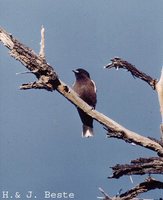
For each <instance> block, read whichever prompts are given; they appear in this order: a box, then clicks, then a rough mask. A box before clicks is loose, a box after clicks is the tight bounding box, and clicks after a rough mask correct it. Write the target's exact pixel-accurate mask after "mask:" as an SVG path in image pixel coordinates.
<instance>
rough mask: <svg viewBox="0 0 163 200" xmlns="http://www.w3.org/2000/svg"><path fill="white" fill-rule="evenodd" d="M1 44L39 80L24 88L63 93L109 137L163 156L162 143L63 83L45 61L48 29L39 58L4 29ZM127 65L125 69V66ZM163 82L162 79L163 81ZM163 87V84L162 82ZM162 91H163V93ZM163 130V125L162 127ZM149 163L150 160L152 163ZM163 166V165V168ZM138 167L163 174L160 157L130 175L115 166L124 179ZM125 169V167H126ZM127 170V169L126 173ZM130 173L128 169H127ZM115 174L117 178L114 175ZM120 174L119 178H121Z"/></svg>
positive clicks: (148, 185) (153, 184)
mask: <svg viewBox="0 0 163 200" xmlns="http://www.w3.org/2000/svg"><path fill="white" fill-rule="evenodd" d="M0 41H1V42H2V43H3V44H4V45H5V46H6V47H7V48H8V49H9V50H10V55H11V56H12V57H13V58H15V59H16V60H18V61H20V62H21V63H22V64H23V65H24V66H25V67H26V68H27V69H28V70H29V72H27V73H33V74H34V75H35V76H36V78H37V79H38V80H37V81H35V82H33V83H25V84H22V86H21V87H20V89H24V90H25V89H45V90H48V91H54V90H56V91H58V92H59V93H60V94H62V95H63V96H64V97H65V98H67V99H68V100H69V101H70V102H71V103H72V104H74V105H75V106H77V107H79V108H81V109H82V110H83V111H84V112H86V113H87V114H88V115H90V116H91V117H92V118H94V119H95V120H96V121H98V122H99V123H101V124H102V125H103V126H104V128H105V129H106V130H107V131H108V133H107V135H108V137H115V138H119V139H122V140H124V141H126V142H129V143H135V144H137V145H140V146H143V147H145V148H148V149H150V150H153V151H155V152H157V153H158V155H159V156H163V146H162V143H160V141H159V142H158V141H157V140H153V139H151V138H148V137H144V136H141V135H140V134H137V133H135V132H133V131H130V130H128V129H126V128H125V127H123V126H122V125H120V124H118V123H117V122H115V121H113V120H112V119H110V118H109V117H107V116H105V115H104V114H102V113H100V112H98V111H96V110H94V109H92V107H90V106H89V105H88V104H86V103H85V102H84V101H83V100H82V99H80V98H79V97H78V95H77V94H76V93H75V92H74V91H73V90H72V89H71V88H70V87H69V86H68V85H66V84H65V83H64V82H62V81H61V80H60V79H59V77H58V75H57V73H56V72H55V71H54V69H53V67H52V66H50V65H49V64H48V63H47V62H46V59H45V52H44V48H45V43H44V30H42V40H41V49H40V53H39V55H37V54H36V53H35V52H34V51H33V50H32V49H30V48H28V47H26V46H25V45H24V44H22V43H20V42H19V41H18V40H17V39H15V38H14V37H13V36H12V35H11V34H9V33H7V32H6V31H5V30H4V29H2V28H0ZM112 62H113V63H112V64H111V65H108V66H106V67H107V68H111V67H116V68H117V67H118V68H125V69H127V70H129V71H130V72H131V73H132V75H133V76H134V77H138V78H140V79H142V80H144V81H146V82H147V83H148V84H149V85H150V86H151V87H152V88H153V89H157V91H158V90H159V89H158V86H157V83H158V82H157V80H156V79H153V78H151V77H150V76H147V75H146V74H144V73H142V72H140V71H139V70H137V69H136V68H135V67H134V66H132V65H131V64H130V63H128V62H127V61H123V60H121V59H119V58H115V59H113V60H112ZM124 66H125V67H124ZM161 80H162V79H161ZM161 86H162V82H161ZM161 91H162V90H161ZM161 130H162V126H161ZM148 161H149V160H148ZM160 163H161V165H160ZM136 166H141V167H140V168H141V170H142V169H143V170H144V171H143V170H142V173H148V172H149V171H150V172H153V173H156V172H157V170H160V171H159V173H160V174H161V173H162V171H163V169H162V168H163V167H162V158H158V159H155V160H152V158H150V162H147V161H146V160H144V161H143V162H142V161H141V163H140V161H138V160H137V161H134V162H132V163H131V165H125V168H126V169H127V168H128V172H127V173H126V172H122V171H119V172H118V170H121V168H122V166H121V167H120V165H117V166H115V167H114V169H113V171H116V173H113V176H115V177H114V178H116V176H117V177H120V176H121V175H120V174H122V173H123V174H125V173H126V174H127V175H130V174H131V168H132V170H133V171H134V174H136V173H137V171H138V170H137V169H136V168H134V167H136ZM156 166H157V169H155V171H152V170H154V169H153V167H156ZM123 167H124V165H123ZM148 167H151V169H150V170H147V168H148ZM124 171H125V170H124ZM126 171H127V170H126ZM114 174H115V175H114ZM117 174H118V175H117ZM162 185H163V183H161V182H159V181H156V180H154V179H148V180H147V181H145V182H143V183H141V184H139V185H138V186H136V187H135V188H133V189H131V190H129V191H128V192H126V193H124V194H121V195H120V196H118V197H117V196H116V197H113V198H111V197H109V196H108V195H106V194H105V193H104V192H103V194H105V195H104V196H105V197H104V199H105V200H127V199H131V198H133V197H135V196H137V195H138V194H139V193H142V192H146V191H148V190H151V189H155V188H160V189H161V188H163V186H162Z"/></svg>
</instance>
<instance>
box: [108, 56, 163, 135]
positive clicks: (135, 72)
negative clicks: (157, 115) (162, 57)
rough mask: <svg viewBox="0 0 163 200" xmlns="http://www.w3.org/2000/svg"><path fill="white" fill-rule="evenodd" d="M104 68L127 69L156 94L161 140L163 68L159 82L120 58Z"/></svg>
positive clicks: (162, 130) (112, 60)
mask: <svg viewBox="0 0 163 200" xmlns="http://www.w3.org/2000/svg"><path fill="white" fill-rule="evenodd" d="M105 68H108V69H110V68H116V69H118V68H123V69H127V70H128V71H129V72H130V73H131V74H132V76H133V77H134V78H135V77H137V78H139V79H141V80H143V81H145V82H147V83H148V84H149V85H150V86H151V87H152V88H153V89H154V90H156V91H157V94H158V100H159V104H160V112H161V119H162V122H161V126H160V131H161V139H162V138H163V128H162V126H163V68H162V71H161V77H160V80H159V81H158V80H156V79H153V78H152V77H150V76H148V75H146V74H145V73H143V72H141V71H139V70H138V69H137V68H136V67H135V66H134V65H132V64H131V63H129V62H127V61H125V60H123V59H121V58H117V57H116V58H113V59H111V63H109V64H108V65H106V66H105Z"/></svg>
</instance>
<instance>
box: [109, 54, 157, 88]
mask: <svg viewBox="0 0 163 200" xmlns="http://www.w3.org/2000/svg"><path fill="white" fill-rule="evenodd" d="M105 68H108V69H111V68H116V69H119V68H122V69H126V70H127V71H129V72H130V73H131V74H132V76H133V77H134V78H135V77H136V78H139V79H141V80H143V81H145V82H147V83H148V84H149V85H150V86H151V87H152V88H153V89H155V87H156V83H157V80H156V79H153V78H152V77H150V76H149V75H146V74H145V73H143V72H141V71H139V70H138V69H137V68H136V67H135V66H134V65H132V64H131V63H129V62H127V61H126V60H123V59H121V58H118V57H115V58H113V59H111V63H109V64H107V65H106V66H105Z"/></svg>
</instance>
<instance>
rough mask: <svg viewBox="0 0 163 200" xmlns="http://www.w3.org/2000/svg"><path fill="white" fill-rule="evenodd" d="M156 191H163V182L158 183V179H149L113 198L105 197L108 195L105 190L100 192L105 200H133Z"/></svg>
mask: <svg viewBox="0 0 163 200" xmlns="http://www.w3.org/2000/svg"><path fill="white" fill-rule="evenodd" d="M154 189H163V182H160V181H157V180H156V179H154V178H151V177H149V178H147V179H146V180H145V181H144V182H142V183H140V184H138V185H137V186H135V187H134V188H132V189H130V190H128V191H127V192H125V193H122V194H120V195H118V196H115V197H112V198H111V197H109V196H108V195H104V194H106V193H105V192H104V191H103V190H102V191H101V190H100V191H101V192H102V194H103V195H104V198H103V200H131V199H134V198H135V197H137V196H138V195H139V194H141V193H145V192H148V191H150V190H154Z"/></svg>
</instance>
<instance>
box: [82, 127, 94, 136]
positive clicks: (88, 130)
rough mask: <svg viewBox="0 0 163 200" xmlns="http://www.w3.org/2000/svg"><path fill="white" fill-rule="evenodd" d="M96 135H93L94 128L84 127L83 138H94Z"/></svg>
mask: <svg viewBox="0 0 163 200" xmlns="http://www.w3.org/2000/svg"><path fill="white" fill-rule="evenodd" d="M93 136H94V133H93V128H91V127H89V126H86V125H83V132H82V137H86V138H88V137H93Z"/></svg>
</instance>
